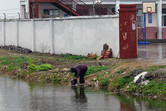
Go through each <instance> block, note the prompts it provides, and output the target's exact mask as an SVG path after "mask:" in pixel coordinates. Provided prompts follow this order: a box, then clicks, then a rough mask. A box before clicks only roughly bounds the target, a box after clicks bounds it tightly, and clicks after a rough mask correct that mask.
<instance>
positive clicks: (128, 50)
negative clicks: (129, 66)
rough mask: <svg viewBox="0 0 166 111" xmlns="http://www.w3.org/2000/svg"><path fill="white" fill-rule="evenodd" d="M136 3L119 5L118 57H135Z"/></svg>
mask: <svg viewBox="0 0 166 111" xmlns="http://www.w3.org/2000/svg"><path fill="white" fill-rule="evenodd" d="M136 11H137V9H136V5H120V9H119V37H120V39H119V40H120V58H122V59H130V58H136V57H137V36H136V35H137V33H136V32H137V19H136Z"/></svg>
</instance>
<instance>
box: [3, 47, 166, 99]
mask: <svg viewBox="0 0 166 111" xmlns="http://www.w3.org/2000/svg"><path fill="white" fill-rule="evenodd" d="M82 63H84V64H87V65H88V71H87V73H86V77H85V78H86V85H87V86H91V87H100V88H105V89H108V90H109V91H112V92H115V93H126V94H132V95H137V96H148V97H152V98H162V99H165V100H166V78H165V77H166V70H165V68H166V66H164V65H157V66H156V65H155V66H154V65H153V64H152V63H148V62H147V61H145V62H139V61H133V60H119V59H115V58H113V59H106V60H99V61H96V60H95V59H88V58H87V57H84V56H74V55H50V54H39V53H32V54H18V53H16V52H11V51H6V50H1V55H0V72H1V74H2V75H6V76H9V77H11V78H17V79H23V80H25V81H28V82H38V83H61V84H64V83H65V84H69V83H70V80H71V79H72V78H73V75H72V74H71V73H70V72H69V70H70V68H71V67H72V66H74V65H77V64H82ZM139 71H142V72H144V71H146V72H148V74H147V76H146V77H145V78H144V79H143V80H140V82H138V83H134V81H133V80H134V78H135V76H136V75H138V73H136V72H139ZM146 80H149V82H148V84H146V85H142V83H143V82H144V81H146Z"/></svg>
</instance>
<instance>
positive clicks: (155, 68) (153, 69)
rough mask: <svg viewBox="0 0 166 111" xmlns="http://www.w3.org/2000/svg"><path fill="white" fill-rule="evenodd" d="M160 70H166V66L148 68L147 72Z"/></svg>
mask: <svg viewBox="0 0 166 111" xmlns="http://www.w3.org/2000/svg"><path fill="white" fill-rule="evenodd" d="M159 68H166V66H150V67H148V68H146V70H147V71H156V70H157V69H159Z"/></svg>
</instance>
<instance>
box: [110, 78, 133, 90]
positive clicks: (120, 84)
mask: <svg viewBox="0 0 166 111" xmlns="http://www.w3.org/2000/svg"><path fill="white" fill-rule="evenodd" d="M131 81H133V78H130V77H129V76H128V75H126V76H124V77H122V78H116V79H115V80H114V81H113V82H112V84H111V85H110V86H111V89H112V90H115V89H122V88H124V86H127V85H128V84H129V83H130V82H131Z"/></svg>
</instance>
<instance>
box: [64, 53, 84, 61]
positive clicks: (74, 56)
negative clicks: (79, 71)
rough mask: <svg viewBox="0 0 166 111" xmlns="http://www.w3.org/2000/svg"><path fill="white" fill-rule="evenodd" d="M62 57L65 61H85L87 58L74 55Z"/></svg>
mask: <svg viewBox="0 0 166 111" xmlns="http://www.w3.org/2000/svg"><path fill="white" fill-rule="evenodd" d="M62 57H64V58H65V59H72V60H78V59H85V58H87V57H85V56H81V55H78V56H76V55H64V54H62Z"/></svg>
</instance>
